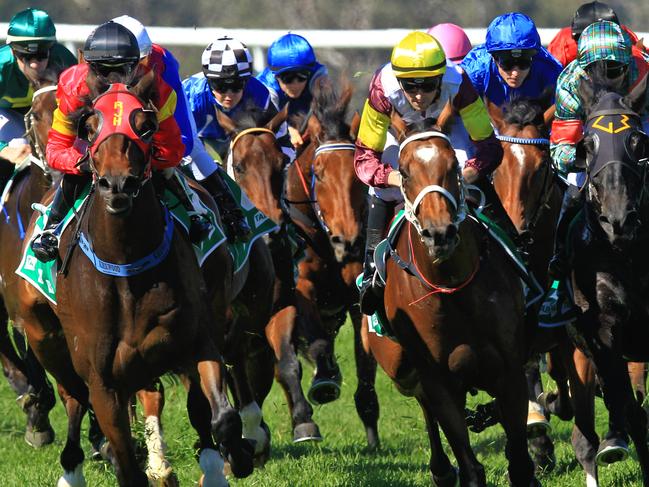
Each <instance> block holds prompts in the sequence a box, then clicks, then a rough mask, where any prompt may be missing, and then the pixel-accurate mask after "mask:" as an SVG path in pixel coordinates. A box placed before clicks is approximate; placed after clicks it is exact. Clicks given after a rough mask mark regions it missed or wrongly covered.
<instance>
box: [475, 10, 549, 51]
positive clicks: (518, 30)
mask: <svg viewBox="0 0 649 487" xmlns="http://www.w3.org/2000/svg"><path fill="white" fill-rule="evenodd" d="M485 47H486V48H487V52H494V51H512V50H529V49H536V50H539V49H540V48H541V38H540V37H539V33H538V31H537V30H536V25H534V21H533V20H532V19H530V18H529V17H528V16H527V15H525V14H522V13H519V12H510V13H507V14H504V15H500V16H498V17H496V18H495V19H493V21H492V22H491V24H489V27H487V40H486V42H485Z"/></svg>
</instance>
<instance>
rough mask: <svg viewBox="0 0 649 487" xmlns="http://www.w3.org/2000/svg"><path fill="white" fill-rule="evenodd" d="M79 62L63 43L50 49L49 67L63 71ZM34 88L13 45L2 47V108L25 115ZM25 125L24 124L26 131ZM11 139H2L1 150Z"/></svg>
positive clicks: (0, 49) (0, 83) (0, 142)
mask: <svg viewBox="0 0 649 487" xmlns="http://www.w3.org/2000/svg"><path fill="white" fill-rule="evenodd" d="M76 63H77V59H76V58H75V57H74V56H73V55H72V53H71V52H70V51H68V49H67V48H66V47H65V46H63V45H62V44H58V43H55V44H54V45H53V46H52V48H51V50H50V58H49V61H48V64H47V67H48V69H53V70H55V71H57V72H58V71H62V70H63V68H67V67H68V66H72V65H73V64H76ZM33 95H34V89H33V88H32V85H31V83H30V82H29V80H27V78H26V77H25V75H24V74H23V73H22V71H21V70H20V68H19V67H18V62H17V60H16V57H15V56H14V54H13V51H12V50H11V46H9V45H4V46H2V47H0V109H3V108H9V109H12V110H16V111H17V112H19V113H20V114H22V115H24V114H25V113H27V111H28V110H29V107H31V105H32V96H33ZM24 130H25V127H24V125H23V126H22V131H23V132H24ZM8 142H9V141H8V140H0V150H2V149H4V148H5V147H6V145H7V143H8Z"/></svg>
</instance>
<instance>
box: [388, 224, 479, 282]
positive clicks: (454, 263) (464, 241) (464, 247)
mask: <svg viewBox="0 0 649 487" xmlns="http://www.w3.org/2000/svg"><path fill="white" fill-rule="evenodd" d="M458 236H459V243H458V244H457V247H456V248H455V250H454V251H453V253H452V254H451V255H450V257H449V258H448V259H446V260H444V261H443V262H435V259H434V258H432V257H431V256H430V254H429V253H428V248H427V247H426V245H424V243H423V242H422V241H421V239H420V238H419V235H418V234H417V230H416V229H415V227H414V226H413V225H412V224H411V223H410V222H407V225H406V227H405V228H404V231H402V233H401V235H400V237H399V242H398V244H397V251H398V253H399V255H400V256H401V257H402V258H405V256H410V259H411V262H412V263H413V264H414V265H416V267H417V270H418V271H419V273H420V274H421V275H422V276H423V277H424V279H426V280H427V281H428V282H430V283H434V284H435V285H438V286H442V287H457V286H460V285H462V284H463V283H466V282H467V280H469V279H470V278H471V277H472V276H473V275H474V274H475V272H476V270H477V266H478V265H479V260H480V245H479V242H480V234H479V233H478V228H477V224H476V223H474V222H473V221H471V220H468V219H467V220H465V221H464V222H462V223H461V224H460V227H459V229H458Z"/></svg>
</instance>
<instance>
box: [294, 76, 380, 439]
mask: <svg viewBox="0 0 649 487" xmlns="http://www.w3.org/2000/svg"><path fill="white" fill-rule="evenodd" d="M319 81H320V82H319V83H317V84H316V86H314V88H313V102H312V105H311V112H310V113H311V115H310V116H309V118H308V119H307V120H306V127H307V129H306V133H307V137H306V139H308V140H309V143H308V144H307V145H306V147H305V148H304V149H303V151H302V152H301V153H300V154H299V156H298V158H297V160H296V161H295V163H293V164H292V165H291V166H289V168H288V173H287V180H286V191H285V193H286V203H287V205H288V208H289V215H290V216H291V219H292V221H293V222H294V223H295V225H296V226H297V228H298V229H299V230H300V234H301V235H302V236H303V237H304V239H305V242H306V244H307V247H306V258H305V259H303V260H302V261H300V263H299V264H298V269H299V276H298V282H297V290H298V293H299V295H300V297H301V298H303V303H304V307H303V310H304V312H305V313H308V317H309V318H308V320H309V322H310V323H315V324H316V326H318V327H319V328H321V329H322V330H324V331H325V336H324V337H323V338H321V339H320V340H319V341H320V343H321V345H319V346H321V347H323V350H325V351H326V354H327V355H328V356H331V357H332V359H333V358H335V355H334V339H335V337H336V335H337V333H338V330H339V329H340V327H341V326H342V325H343V324H344V323H345V320H346V318H347V313H349V315H350V317H351V320H352V323H353V326H354V352H355V358H356V374H357V379H358V385H357V389H356V393H355V396H354V399H355V403H356V410H357V412H358V414H359V416H360V418H361V420H362V421H363V424H364V425H365V429H366V433H367V440H368V445H369V446H370V447H376V446H378V431H377V422H378V401H377V397H376V392H375V390H374V377H375V374H376V361H375V360H374V359H373V357H372V356H371V355H369V354H367V353H366V352H365V350H364V348H363V347H362V344H361V333H360V331H361V314H360V312H359V309H358V306H357V303H358V290H357V288H356V284H355V278H356V276H357V275H358V274H360V273H361V272H362V266H363V264H362V260H363V251H364V246H365V238H364V237H365V231H364V230H365V228H364V227H365V220H366V218H367V217H366V212H367V199H366V193H367V191H366V187H365V185H363V183H362V182H361V181H360V180H359V179H358V178H357V177H356V175H355V172H354V150H355V146H354V140H355V138H356V132H357V130H358V123H359V120H360V117H359V116H358V114H356V115H355V117H354V119H353V120H352V124H351V126H350V125H349V124H348V123H347V122H346V121H345V119H346V112H347V107H348V105H349V101H350V99H351V96H352V87H351V84H350V83H349V81H346V80H343V81H342V82H341V83H340V89H339V90H336V89H335V88H334V86H333V84H332V83H331V81H329V80H326V81H324V82H323V81H322V80H319ZM315 346H317V343H315V344H314V345H312V349H314V347H315ZM325 364H326V365H327V368H326V369H323V368H322V367H320V366H318V368H317V370H316V374H315V377H314V380H313V385H312V387H311V390H310V391H309V397H310V399H311V400H312V402H315V403H320V404H322V403H325V402H328V401H330V400H333V399H336V398H337V397H338V395H339V394H340V380H341V376H340V372H339V369H338V366H337V365H336V364H335V362H332V363H329V364H328V363H327V362H325Z"/></svg>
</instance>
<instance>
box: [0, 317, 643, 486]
mask: <svg viewBox="0 0 649 487" xmlns="http://www.w3.org/2000/svg"><path fill="white" fill-rule="evenodd" d="M337 355H338V360H339V363H340V365H341V367H342V370H343V374H344V384H343V391H342V395H341V398H340V399H339V400H338V401H336V402H334V403H332V404H329V405H325V406H321V407H316V409H315V414H314V419H315V420H316V422H317V423H318V424H319V426H320V430H321V432H322V434H323V436H324V441H323V442H321V443H311V444H299V445H294V444H293V443H292V432H291V427H290V421H289V416H288V410H287V407H286V402H285V400H284V396H283V393H282V391H281V390H280V388H279V387H278V386H277V385H275V386H274V387H273V390H272V392H271V394H270V396H269V398H268V399H267V401H266V403H265V404H264V416H265V418H266V421H267V422H268V424H269V426H270V428H271V431H272V442H273V446H272V457H271V460H270V461H269V462H268V464H267V465H266V467H265V468H264V469H261V470H257V471H255V473H254V474H253V475H252V476H250V477H249V478H247V479H243V480H232V481H231V483H232V485H233V486H273V487H275V486H277V487H280V486H286V487H294V486H308V487H312V486H327V487H335V486H354V487H355V486H381V487H387V486H404V487H414V486H430V475H429V472H428V466H427V465H428V458H429V447H428V438H427V436H426V432H425V426H424V421H423V418H422V415H421V412H420V410H419V407H418V405H417V404H416V402H415V401H414V400H412V399H409V398H405V397H403V396H401V395H400V394H399V393H398V392H397V391H396V389H395V388H394V387H393V385H392V383H391V382H390V381H389V379H387V377H386V376H385V375H384V374H383V373H382V372H381V371H379V374H378V378H377V390H378V393H379V401H380V404H381V419H380V423H379V432H380V436H381V441H382V447H381V450H380V451H379V452H378V453H368V452H367V451H366V450H365V446H366V442H365V433H364V429H363V427H362V425H361V422H360V420H359V419H358V417H357V415H356V410H355V408H354V399H353V393H354V389H355V387H356V376H355V370H354V360H353V355H352V331H351V326H350V325H349V323H347V324H346V325H345V326H344V327H343V329H342V330H341V333H340V335H339V338H338V342H337ZM305 371H306V373H305V380H304V384H305V390H306V384H307V383H308V381H309V379H310V373H311V370H310V369H309V368H308V367H307V368H306V369H305ZM548 385H549V384H546V387H547V386H548ZM166 400H167V406H166V408H165V412H164V415H163V422H164V427H165V438H166V441H167V444H168V451H169V458H170V460H171V462H172V465H173V467H174V469H175V471H176V473H177V475H178V477H179V480H180V483H181V485H184V486H192V485H197V481H198V478H199V476H200V471H199V468H198V464H197V462H196V460H195V457H194V451H193V449H192V445H193V443H194V441H195V439H196V435H195V432H194V430H193V429H192V428H191V426H190V425H189V422H188V420H187V414H186V412H185V409H184V404H185V392H184V390H183V389H182V388H181V387H180V386H172V387H168V388H167V397H166ZM470 401H471V402H472V403H473V402H477V401H481V402H485V401H486V398H485V397H484V396H478V397H476V398H471V399H470ZM0 411H2V414H0V479H1V480H0V485H2V486H20V487H22V486H30V487H40V486H54V485H56V481H57V478H58V477H59V475H60V474H61V467H60V465H59V460H58V459H59V453H60V451H61V449H62V447H63V445H64V441H65V428H66V422H65V421H66V420H65V412H64V410H63V408H62V407H61V405H60V404H58V405H57V407H56V408H55V409H54V411H53V412H52V414H51V418H52V422H53V425H54V429H55V430H56V434H57V437H56V441H55V443H54V444H53V445H50V446H48V447H45V448H43V449H40V450H34V449H32V448H31V447H29V446H28V445H27V444H26V443H25V442H24V440H23V434H24V422H25V416H24V414H23V413H22V412H21V411H20V410H19V409H18V407H17V406H16V405H15V401H14V396H13V393H12V391H11V390H10V388H9V386H8V384H7V382H6V381H4V380H0ZM597 412H598V417H597V421H598V432H599V433H600V434H601V433H603V431H604V425H605V421H606V416H605V411H604V407H603V405H602V403H601V401H600V400H599V399H598V404H597ZM552 427H553V435H554V438H555V447H556V455H557V466H556V468H555V469H554V471H553V472H552V473H549V474H544V475H542V476H541V477H540V480H541V481H542V483H543V484H544V485H546V486H583V485H585V480H584V479H585V477H584V474H583V472H582V470H581V467H580V466H579V464H578V463H577V461H576V459H575V457H574V454H573V452H572V447H571V445H570V431H571V428H572V424H570V423H563V422H560V421H558V420H557V419H556V418H553V419H552ZM83 435H84V436H83V437H84V442H83V447H84V449H86V451H87V450H88V448H89V445H88V442H87V440H85V438H87V424H86V422H85V421H84V433H83ZM471 441H472V444H473V447H474V450H475V452H476V454H477V455H478V458H479V459H480V461H481V462H482V463H483V465H484V466H485V469H486V472H487V479H488V482H489V484H490V485H493V486H500V485H507V481H506V469H507V464H506V461H505V457H504V453H503V448H504V435H503V433H502V429H501V428H500V427H499V426H496V427H492V428H490V429H489V430H487V431H485V432H483V433H481V434H479V435H472V436H471ZM447 452H448V449H447ZM449 454H450V453H449ZM633 458H635V457H633ZM84 473H85V475H86V480H87V483H88V486H90V487H95V486H112V485H116V482H115V477H114V475H113V473H112V469H111V467H110V466H109V465H107V464H105V463H103V462H91V461H87V462H86V463H85V467H84ZM600 481H601V482H600V483H601V485H602V486H616V487H617V486H634V485H640V483H641V482H640V473H639V467H638V465H637V462H636V461H635V460H634V459H633V460H627V461H626V462H623V463H618V464H615V465H613V466H611V467H609V468H605V469H600Z"/></svg>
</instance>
